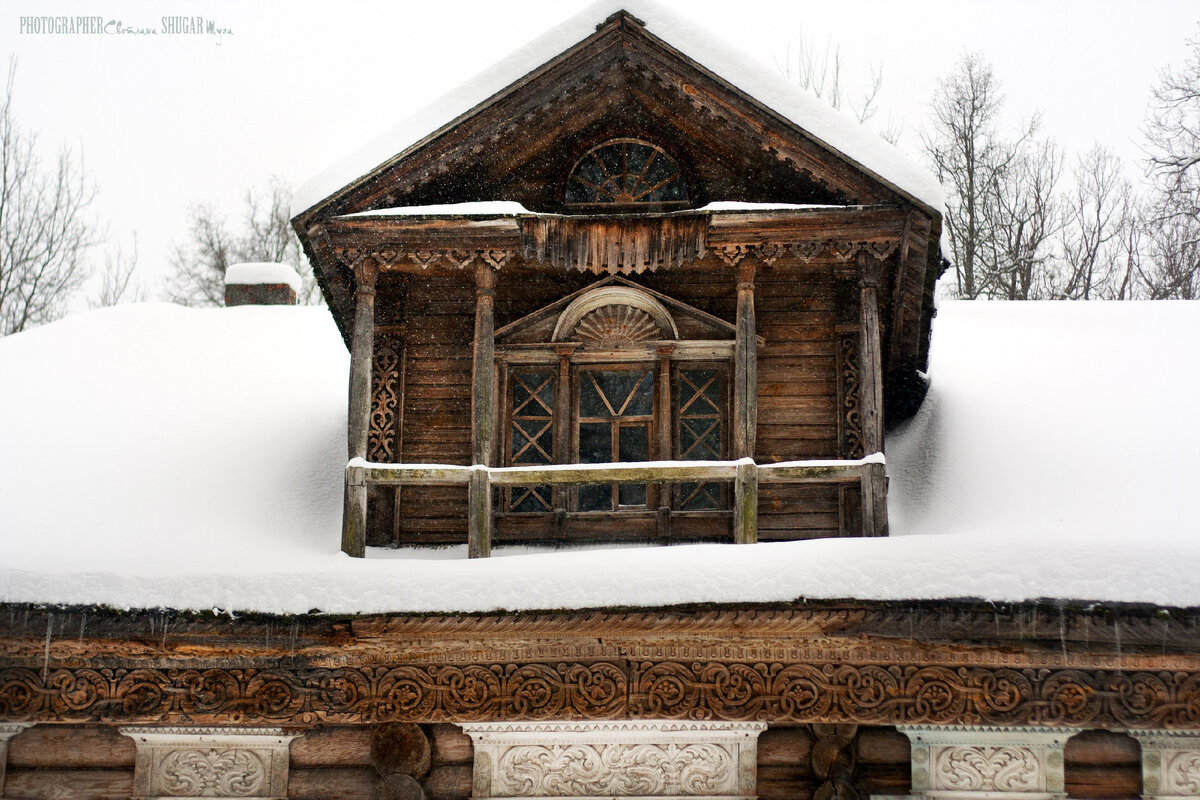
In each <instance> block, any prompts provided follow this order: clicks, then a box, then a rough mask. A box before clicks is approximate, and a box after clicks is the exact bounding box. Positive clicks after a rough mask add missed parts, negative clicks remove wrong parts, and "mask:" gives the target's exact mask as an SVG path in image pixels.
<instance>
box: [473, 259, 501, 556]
mask: <svg viewBox="0 0 1200 800" xmlns="http://www.w3.org/2000/svg"><path fill="white" fill-rule="evenodd" d="M495 303H496V271H495V270H493V269H492V268H491V267H490V266H488V265H487V264H484V263H480V264H478V265H477V266H476V267H475V339H474V343H473V364H472V368H471V461H472V463H474V464H481V465H483V466H488V467H490V466H494V464H493V463H492V459H493V455H494V454H493V450H494V442H495V435H494V434H495V430H496V419H495V408H496V402H495V397H496V381H495V370H496V338H495V332H496V323H495V319H494V314H493V312H494V307H495ZM491 499H492V490H491V486H490V484H489V483H488V478H487V472H486V471H482V470H481V471H479V472H478V473H476V474H475V475H473V476H472V480H471V486H470V490H469V492H468V504H469V506H470V511H469V518H468V525H467V555H468V556H469V557H470V558H484V557H487V556H488V555H490V554H491V550H492V528H493V526H494V524H495V523H494V521H493V519H492V503H491Z"/></svg>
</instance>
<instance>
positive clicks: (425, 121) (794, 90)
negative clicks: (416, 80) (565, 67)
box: [291, 0, 945, 216]
mask: <svg viewBox="0 0 1200 800" xmlns="http://www.w3.org/2000/svg"><path fill="white" fill-rule="evenodd" d="M622 9H624V10H626V11H628V12H629V13H630V14H632V15H633V16H635V17H637V18H638V19H640V20H642V21H644V22H645V23H646V29H647V30H648V31H649V32H650V33H652V34H653V35H655V36H657V37H658V38H660V39H662V40H664V41H666V42H667V43H668V44H670V45H671V46H673V47H675V48H676V49H677V50H679V51H681V52H682V53H684V54H686V55H687V56H688V57H689V58H691V59H692V60H694V61H696V62H697V63H699V64H700V65H701V66H703V67H705V68H706V69H708V70H709V71H711V72H713V73H714V74H716V75H717V76H719V77H721V78H723V79H724V80H726V81H727V82H729V83H730V84H732V85H734V86H736V87H738V88H739V89H740V90H741V91H743V92H745V93H746V94H748V95H749V96H751V97H753V98H754V99H755V100H757V101H758V102H760V103H761V104H763V105H765V106H767V107H768V108H771V109H773V110H774V111H775V112H776V113H778V114H780V115H781V116H783V117H785V118H786V119H788V120H790V121H791V122H793V123H795V124H796V125H798V126H799V127H800V128H802V129H804V130H806V131H808V132H809V133H810V134H811V135H813V136H814V137H816V138H817V139H818V140H820V141H821V142H823V143H825V144H826V145H827V146H829V147H831V148H833V149H834V150H836V151H838V152H840V153H842V154H843V155H844V156H846V157H848V158H849V159H850V160H851V161H854V162H857V163H858V164H859V165H860V166H861V167H863V168H864V169H865V170H866V171H868V172H870V173H872V174H874V175H876V176H877V177H879V178H880V179H881V180H883V181H884V182H885V183H888V184H891V185H892V186H894V187H896V188H897V189H899V190H900V191H901V192H903V193H906V194H908V195H910V196H912V197H914V198H916V199H917V200H919V201H920V202H922V203H925V204H926V205H928V206H929V207H931V208H933V209H936V210H938V211H943V210H944V207H945V200H944V197H943V194H942V188H941V186H940V185H939V184H938V182H937V179H936V178H935V177H934V176H933V175H932V174H930V173H929V171H928V170H926V169H924V168H923V167H921V166H919V165H918V164H916V163H915V162H913V161H912V159H910V158H909V157H908V156H906V155H904V154H903V153H901V152H900V151H899V150H898V149H897V148H896V147H894V146H893V145H891V144H889V143H888V142H886V141H884V140H883V139H882V138H880V137H879V136H877V135H876V134H875V133H873V132H872V131H870V130H869V129H867V128H866V127H864V126H863V125H861V124H860V123H859V122H858V121H857V120H856V119H855V118H854V117H853V116H851V115H850V114H848V113H846V112H843V111H841V110H839V109H835V108H832V107H830V106H829V105H828V104H827V103H825V102H824V101H822V100H820V99H819V98H817V97H816V96H814V95H813V94H811V93H810V92H808V91H807V90H805V89H802V88H800V87H799V86H797V85H795V84H793V83H792V82H790V81H788V80H786V79H784V78H783V77H781V76H779V75H776V74H774V73H773V72H771V71H770V70H769V68H767V67H766V66H765V65H763V64H761V63H759V62H758V61H756V60H754V59H753V58H750V57H748V56H747V55H746V54H744V53H742V52H740V51H738V50H737V49H736V48H734V47H732V46H730V45H729V44H728V43H726V42H725V41H724V40H723V39H721V37H719V36H717V35H715V34H713V33H710V32H708V31H707V30H705V29H703V28H701V27H699V26H697V25H695V24H694V23H692V22H691V21H689V20H686V19H684V18H682V17H680V16H678V15H676V14H675V13H674V12H672V11H670V10H668V9H666V8H664V7H662V6H661V5H659V4H657V3H654V2H652V0H600V2H597V3H595V4H593V5H591V6H588V7H587V8H586V9H584V10H583V11H582V12H580V13H579V14H577V15H575V16H573V17H571V18H569V19H567V20H566V21H565V22H563V23H561V24H560V25H558V26H557V27H554V28H552V29H550V30H548V31H547V32H545V33H544V34H542V35H541V36H539V37H537V38H536V39H534V40H533V41H531V42H529V43H528V44H526V45H525V46H523V47H519V48H517V49H516V50H515V51H514V52H513V53H512V54H511V55H509V56H507V57H505V58H503V59H501V60H500V61H498V62H497V63H495V64H493V65H492V66H491V67H489V68H487V69H486V70H484V71H483V72H481V73H479V74H478V75H477V76H475V77H474V78H472V79H471V80H469V81H467V82H466V83H464V84H462V85H461V86H459V87H458V88H457V89H455V90H453V91H451V92H450V93H449V94H447V95H445V96H443V97H442V98H440V99H438V100H436V101H434V102H433V103H431V104H430V105H428V106H426V107H425V108H423V109H422V110H420V111H418V112H416V113H415V114H413V115H412V116H410V117H408V118H407V119H405V120H404V121H402V122H400V123H399V124H398V125H397V126H396V127H394V128H392V129H391V130H389V131H388V132H386V133H385V134H383V135H382V136H380V137H378V138H376V139H374V140H372V141H370V142H368V143H367V144H365V145H363V146H362V147H361V148H359V149H358V150H355V151H354V152H352V153H351V154H349V155H348V156H347V157H346V158H344V159H343V160H341V161H339V162H337V163H336V164H334V165H332V166H330V167H328V168H327V169H325V170H324V171H322V172H320V173H318V174H317V175H315V176H314V177H313V178H311V179H310V180H309V181H307V182H306V183H305V184H303V185H302V186H300V188H299V189H297V191H296V194H295V196H294V197H293V200H292V210H291V213H292V216H296V215H298V214H300V213H301V212H303V211H306V210H308V209H309V208H312V207H313V206H315V205H317V204H318V203H320V202H321V201H322V200H325V199H326V198H328V197H330V196H331V195H333V194H334V193H336V192H337V191H339V190H340V189H342V188H343V187H345V186H348V185H350V184H352V183H354V182H355V181H357V180H358V179H359V178H362V177H364V176H366V175H368V174H370V173H371V172H373V171H375V170H376V169H377V168H378V167H381V166H383V165H384V164H385V163H387V162H389V161H391V160H393V159H394V158H397V157H399V156H401V155H404V154H406V153H407V152H409V151H410V150H412V149H414V147H415V146H416V145H419V144H422V143H423V142H425V141H426V140H428V139H429V138H431V137H432V136H433V135H434V134H436V133H437V132H439V131H441V130H443V129H447V128H450V127H452V126H453V125H454V124H455V123H456V122H457V121H458V120H459V119H461V118H462V117H464V116H466V115H467V114H468V113H469V112H470V111H471V110H472V109H474V108H475V107H476V106H478V105H480V104H481V103H483V102H484V101H486V100H487V99H488V98H490V97H492V96H493V95H495V94H496V93H498V92H500V91H502V90H504V89H505V88H506V87H508V86H509V85H511V84H512V83H514V82H516V81H517V80H519V79H520V78H522V77H524V76H525V75H526V74H528V73H529V72H531V71H533V70H534V69H536V68H537V67H539V66H541V65H542V64H544V63H545V62H547V61H550V60H551V59H553V58H554V57H555V56H557V55H558V54H559V53H561V52H563V51H565V50H567V49H568V48H570V47H572V46H573V45H575V44H576V43H578V42H580V41H582V40H583V39H585V38H587V37H588V36H590V35H591V34H593V33H594V32H595V30H596V26H597V25H599V24H600V23H602V22H603V21H604V20H605V19H607V18H608V17H609V16H611V15H612V14H614V13H615V12H617V11H619V10H622Z"/></svg>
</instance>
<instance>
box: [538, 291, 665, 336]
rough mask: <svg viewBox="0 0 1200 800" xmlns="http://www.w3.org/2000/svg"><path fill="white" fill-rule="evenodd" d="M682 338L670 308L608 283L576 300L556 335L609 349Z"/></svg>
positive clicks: (640, 293) (557, 328)
mask: <svg viewBox="0 0 1200 800" xmlns="http://www.w3.org/2000/svg"><path fill="white" fill-rule="evenodd" d="M678 338H679V329H678V328H676V327H675V320H674V319H673V318H672V317H671V314H670V312H669V311H667V309H666V307H665V306H663V304H662V303H660V302H659V301H658V300H656V299H655V298H654V297H652V296H650V295H649V294H647V293H646V292H642V291H639V290H637V289H634V288H632V287H629V286H604V287H602V288H599V289H596V290H594V291H591V292H588V293H587V294H585V295H583V296H581V297H579V298H577V299H575V300H574V301H573V302H572V303H571V304H570V305H568V306H567V307H566V308H565V309H564V310H563V312H562V314H561V315H560V316H559V318H558V323H557V324H556V325H555V326H554V334H553V336H552V340H553V341H556V342H561V341H567V340H570V339H577V340H580V341H582V342H584V343H585V344H586V345H588V346H591V347H602V348H608V349H620V348H623V347H630V346H632V345H635V344H639V343H642V342H649V341H654V340H657V339H678Z"/></svg>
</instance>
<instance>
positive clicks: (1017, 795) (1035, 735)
mask: <svg viewBox="0 0 1200 800" xmlns="http://www.w3.org/2000/svg"><path fill="white" fill-rule="evenodd" d="M899 730H900V732H901V733H903V734H904V735H905V736H907V737H908V740H909V742H910V743H911V744H912V756H911V758H912V794H911V795H905V796H904V797H907V798H910V800H970V798H987V799H988V800H1059V798H1065V797H1066V796H1067V795H1066V788H1065V786H1064V782H1063V763H1064V762H1063V746H1064V745H1065V744H1066V743H1067V739H1069V738H1071V736H1073V735H1074V734H1076V733H1078V731H1076V730H1074V729H1071V728H1058V729H1047V728H1004V727H992V726H979V727H975V726H962V727H958V726H949V727H926V726H915V725H913V726H908V725H901V726H899ZM884 797H887V796H885V795H875V796H874V799H873V800H882V798H884Z"/></svg>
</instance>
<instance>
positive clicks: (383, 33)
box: [0, 0, 1200, 294]
mask: <svg viewBox="0 0 1200 800" xmlns="http://www.w3.org/2000/svg"><path fill="white" fill-rule="evenodd" d="M665 4H667V5H671V6H674V7H675V9H676V11H677V12H678V13H680V14H685V15H687V16H690V17H691V18H692V19H693V21H694V22H696V23H697V24H699V25H701V26H703V27H705V28H708V29H710V30H712V31H715V32H719V33H720V34H721V35H722V36H723V37H724V38H726V39H727V40H728V41H730V42H731V43H732V44H734V45H735V46H736V47H738V48H739V49H741V50H744V51H745V52H746V53H747V54H748V55H750V56H752V57H757V58H759V59H760V60H761V61H762V62H763V68H764V69H766V70H778V67H777V66H776V64H777V62H782V61H784V60H785V59H786V58H787V54H788V52H789V48H790V50H791V52H792V53H793V54H794V53H795V51H796V48H797V45H798V44H799V43H800V42H801V41H802V40H807V41H809V42H810V43H812V44H816V45H822V46H823V45H826V44H829V45H831V46H832V45H836V46H839V47H840V52H841V60H842V64H843V76H844V77H843V83H844V84H845V85H847V86H849V87H855V86H859V85H862V84H864V83H865V82H866V81H867V78H868V75H869V67H870V65H871V64H875V65H882V67H883V70H884V84H883V91H882V93H881V96H880V107H881V114H880V116H881V117H883V118H886V117H887V115H888V114H889V113H891V114H892V115H893V116H894V117H895V118H896V119H897V120H898V121H902V122H903V123H905V125H906V126H907V128H908V130H906V133H905V137H904V139H903V140H902V142H901V144H902V146H904V147H906V149H909V150H910V151H913V150H915V146H916V142H917V137H916V136H915V134H914V132H913V128H914V126H916V125H918V124H920V123H921V122H922V121H923V119H924V117H925V116H926V112H927V106H926V104H927V102H928V100H929V97H930V96H931V94H932V93H933V90H934V88H935V84H936V80H937V77H938V76H939V75H942V74H945V73H946V72H948V71H949V70H950V69H951V68H952V67H953V65H954V62H955V61H956V60H957V58H958V57H959V55H960V54H961V53H962V52H963V51H964V50H978V51H981V52H982V53H983V54H984V55H985V56H986V58H987V59H988V60H990V61H991V62H992V64H993V66H994V68H995V72H996V75H997V76H998V77H999V78H1000V80H1001V81H1002V82H1003V85H1004V89H1005V94H1006V96H1007V112H1008V114H1009V116H1010V118H1011V121H1012V124H1014V125H1015V124H1016V123H1017V122H1018V121H1019V120H1020V119H1021V118H1022V117H1027V116H1029V115H1030V114H1031V113H1033V112H1034V111H1038V110H1040V111H1041V112H1042V115H1043V130H1044V131H1045V132H1046V133H1048V134H1050V135H1052V136H1054V137H1055V138H1056V139H1058V140H1059V142H1060V143H1062V144H1063V145H1065V146H1066V147H1067V148H1068V150H1069V151H1071V152H1079V151H1082V150H1084V149H1086V148H1087V147H1089V146H1090V145H1091V144H1092V142H1093V141H1098V142H1099V143H1101V144H1103V145H1105V146H1107V147H1109V148H1111V149H1113V150H1114V151H1116V152H1118V154H1120V155H1122V156H1123V157H1125V158H1126V159H1128V160H1129V161H1130V162H1131V165H1130V173H1131V175H1132V176H1136V175H1137V174H1139V173H1140V166H1139V165H1137V164H1136V163H1133V162H1136V161H1137V159H1139V158H1140V151H1139V149H1138V146H1137V142H1138V139H1139V133H1138V129H1139V125H1140V124H1141V121H1142V119H1143V117H1144V113H1145V108H1146V101H1147V99H1148V97H1149V92H1150V87H1151V86H1152V85H1153V83H1154V82H1155V77H1156V73H1157V71H1158V70H1159V69H1161V68H1162V67H1163V66H1165V65H1167V64H1181V63H1182V61H1183V60H1184V58H1185V55H1186V51H1187V48H1186V39H1187V38H1188V37H1189V36H1192V35H1196V34H1197V32H1198V28H1197V23H1198V22H1200V6H1197V4H1196V3H1195V2H1194V0H1192V1H1191V2H1187V1H1185V0H1141V2H1138V3H1130V2H1111V1H1100V0H1091V1H1090V2H1082V1H1080V2H1055V3H1050V2H1032V1H1031V0H1024V1H1017V0H1006V2H994V1H991V2H982V1H980V2H976V1H975V0H970V1H968V0H953V1H951V0H946V1H944V2H932V1H926V2H921V1H920V0H910V1H909V2H840V3H830V2H827V0H819V1H817V0H736V2H731V1H730V0H723V1H722V2H717V1H716V0H688V2H683V1H682V0H673V1H669V2H666V3H665ZM586 5H588V3H587V2H584V1H582V0H570V1H569V2H566V1H564V0H558V2H551V1H550V0H506V2H480V1H479V0H438V2H424V1H423V2H410V1H408V0H405V1H403V2H392V3H384V2H364V1H359V2H355V1H353V0H341V2H337V3H328V2H321V3H317V2H291V3H282V2H279V3H257V4H249V3H236V2H211V1H210V0H192V1H191V2H173V1H172V2H156V3H153V4H151V3H135V2H130V0H100V2H96V1H95V0H93V1H92V2H88V3H82V2H53V1H52V2H34V0H16V2H11V3H7V4H6V5H5V8H4V10H3V11H0V52H3V53H6V54H10V53H15V54H16V56H17V58H18V73H17V84H16V97H15V110H16V113H17V116H18V119H19V120H20V122H21V123H22V125H23V126H24V127H25V128H26V129H29V130H34V131H39V132H40V136H41V142H42V144H43V146H44V148H45V150H46V151H47V153H48V154H52V152H53V149H54V148H56V147H57V146H59V145H61V144H67V145H69V146H70V147H72V148H73V149H75V150H76V151H77V152H82V153H83V155H84V159H85V162H86V166H87V168H88V170H89V171H90V173H91V175H92V176H93V178H94V179H95V181H96V183H97V184H98V186H99V189H100V192H101V196H100V201H99V210H100V212H101V213H102V215H103V217H104V218H105V219H106V220H107V221H108V224H109V227H110V230H111V232H112V234H113V237H114V239H118V238H119V239H121V240H124V241H126V242H128V240H129V239H130V237H131V236H132V234H133V232H134V231H136V232H137V235H138V239H139V250H140V262H139V272H140V273H141V276H142V280H143V282H145V283H146V284H148V285H149V286H150V288H151V291H152V292H153V293H156V294H157V293H159V292H161V288H160V284H161V282H162V280H163V278H164V277H165V262H166V258H167V254H168V249H169V244H170V242H171V240H172V239H182V237H183V235H184V233H185V230H186V225H187V207H188V205H189V204H190V203H192V202H194V201H198V200H206V201H210V202H213V203H214V204H216V205H217V206H218V207H221V208H224V209H228V212H229V213H230V215H231V216H232V215H234V214H236V213H237V212H238V210H239V209H240V205H241V197H242V195H243V194H244V192H245V190H246V188H247V187H250V186H260V185H262V184H264V183H265V182H266V181H267V179H268V178H269V177H270V176H271V175H273V174H278V175H281V176H283V177H284V178H286V179H287V180H289V181H290V182H291V183H293V184H295V185H298V184H300V183H302V182H304V181H305V180H307V179H308V178H309V177H311V176H312V175H314V174H315V173H317V172H319V171H321V170H322V169H324V168H325V167H327V166H329V165H330V164H331V163H333V162H335V161H337V160H339V159H340V158H342V157H343V156H344V155H345V154H346V153H348V152H349V151H350V150H352V149H355V148H357V147H358V146H359V145H360V144H362V143H363V142H365V141H367V140H369V139H372V138H374V137H375V136H376V135H377V134H379V133H381V132H382V131H384V130H386V129H388V128H389V127H391V126H392V125H393V124H394V123H396V122H397V121H399V120H400V119H403V118H404V117H406V116H408V115H409V114H410V113H411V112H413V111H415V110H417V109H419V108H420V107H421V106H423V105H425V104H426V103H427V102H429V101H431V100H433V99H436V98H437V97H438V96H440V95H441V94H444V93H445V92H447V91H449V90H450V89H452V88H454V87H455V86H457V85H458V84H459V83H461V82H463V81H465V80H467V79H469V78H471V77H472V76H473V75H475V74H476V73H478V72H479V71H481V70H483V69H485V68H486V67H487V66H488V65H489V64H491V63H492V62H494V61H496V60H498V59H499V58H501V57H503V56H504V55H507V54H508V53H509V52H510V51H512V50H513V49H515V48H517V47H519V46H520V45H521V44H523V43H524V42H525V41H527V40H529V39H531V38H533V37H534V36H535V35H537V34H539V33H541V32H542V31H543V30H545V29H546V28H548V27H550V26H552V25H554V24H557V23H558V22H560V21H561V20H562V19H564V18H566V17H567V16H570V15H571V14H573V13H575V12H576V11H578V10H579V9H581V8H583V7H585V6H586ZM48 14H50V15H76V14H88V15H100V16H102V17H103V18H104V20H120V21H121V22H122V23H123V24H124V25H125V26H127V27H139V28H160V29H161V27H162V23H161V17H162V16H163V15H165V14H180V15H202V16H204V17H206V18H209V19H212V20H214V21H215V22H216V24H217V25H218V26H220V27H223V28H227V29H230V30H232V31H233V35H232V36H225V37H222V38H221V40H220V42H219V43H218V41H217V40H216V39H215V38H214V37H209V36H203V35H202V36H164V35H158V36H114V35H98V36H78V35H76V36H72V35H29V34H21V33H20V17H21V16H22V15H48ZM99 260H100V259H99V258H98V261H99Z"/></svg>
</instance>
